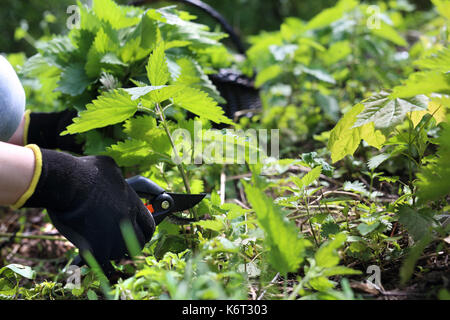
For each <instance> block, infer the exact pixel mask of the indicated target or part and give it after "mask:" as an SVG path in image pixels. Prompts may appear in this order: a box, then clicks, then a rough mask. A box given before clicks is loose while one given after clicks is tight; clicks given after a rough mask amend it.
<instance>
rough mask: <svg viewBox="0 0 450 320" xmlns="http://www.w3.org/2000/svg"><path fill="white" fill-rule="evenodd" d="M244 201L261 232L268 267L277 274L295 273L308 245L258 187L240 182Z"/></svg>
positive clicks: (278, 208) (279, 209) (309, 244)
mask: <svg viewBox="0 0 450 320" xmlns="http://www.w3.org/2000/svg"><path fill="white" fill-rule="evenodd" d="M243 183H244V187H245V192H246V194H247V197H248V200H249V202H250V204H251V205H252V207H253V210H254V211H255V212H256V216H257V218H258V222H259V223H260V225H261V227H262V228H263V230H264V232H265V235H266V237H265V239H266V242H267V245H268V247H269V252H268V254H269V261H270V264H271V265H272V266H273V267H274V268H275V269H276V270H277V271H279V272H280V273H282V274H285V273H287V272H293V271H296V270H297V268H298V267H299V265H300V263H301V262H302V261H303V259H304V257H305V249H306V248H307V247H309V246H311V243H310V242H309V241H308V240H306V239H301V238H299V236H298V229H297V228H296V226H295V225H294V224H293V223H292V222H289V221H288V220H287V219H286V218H285V217H284V215H285V214H284V212H283V211H282V210H281V208H280V207H279V206H277V205H275V204H274V203H273V200H272V199H271V198H269V197H267V196H266V195H265V194H264V192H263V191H261V190H260V189H259V188H257V187H255V186H252V185H250V184H249V183H246V182H243Z"/></svg>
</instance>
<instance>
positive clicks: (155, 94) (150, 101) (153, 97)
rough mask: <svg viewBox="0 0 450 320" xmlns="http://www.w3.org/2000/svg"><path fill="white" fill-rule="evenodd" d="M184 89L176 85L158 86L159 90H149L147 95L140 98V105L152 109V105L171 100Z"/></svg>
mask: <svg viewBox="0 0 450 320" xmlns="http://www.w3.org/2000/svg"><path fill="white" fill-rule="evenodd" d="M154 88H155V87H154ZM184 88H185V87H183V86H177V85H168V86H160V89H156V90H151V91H150V92H149V94H148V95H146V96H145V97H143V98H142V104H143V105H144V106H146V107H150V108H152V107H153V106H154V104H156V103H161V102H163V101H166V100H168V99H171V98H173V97H175V96H176V95H178V93H179V92H181V91H183V89H184Z"/></svg>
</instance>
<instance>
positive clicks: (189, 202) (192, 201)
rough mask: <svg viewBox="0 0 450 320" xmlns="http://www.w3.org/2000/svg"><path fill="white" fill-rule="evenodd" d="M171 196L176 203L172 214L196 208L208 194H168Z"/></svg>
mask: <svg viewBox="0 0 450 320" xmlns="http://www.w3.org/2000/svg"><path fill="white" fill-rule="evenodd" d="M167 194H168V195H170V196H171V197H172V199H173V201H174V203H175V204H174V206H173V208H171V210H170V212H172V213H173V212H181V211H184V210H188V209H190V208H193V207H195V206H196V205H197V204H198V203H199V202H200V201H202V200H203V198H204V197H205V196H206V193H202V194H184V193H170V192H168V193H167Z"/></svg>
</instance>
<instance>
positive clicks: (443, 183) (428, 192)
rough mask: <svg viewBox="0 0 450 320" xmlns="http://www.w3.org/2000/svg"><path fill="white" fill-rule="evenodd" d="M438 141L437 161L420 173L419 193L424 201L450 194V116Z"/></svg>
mask: <svg viewBox="0 0 450 320" xmlns="http://www.w3.org/2000/svg"><path fill="white" fill-rule="evenodd" d="M438 143H439V150H438V152H437V153H436V156H437V159H436V161H435V162H433V163H431V164H429V165H427V166H426V167H424V168H423V169H422V170H421V171H420V172H419V173H418V178H419V181H417V187H418V193H417V195H418V197H419V199H421V200H422V201H426V200H437V199H439V198H440V197H443V196H447V195H449V194H450V179H449V177H450V166H449V163H450V117H447V122H446V123H445V124H444V125H443V130H442V134H441V136H440V137H439V138H438Z"/></svg>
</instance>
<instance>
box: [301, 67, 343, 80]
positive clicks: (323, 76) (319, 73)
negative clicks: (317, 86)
mask: <svg viewBox="0 0 450 320" xmlns="http://www.w3.org/2000/svg"><path fill="white" fill-rule="evenodd" d="M296 70H298V71H299V72H304V73H306V74H309V75H310V76H313V77H314V78H316V79H318V80H320V81H324V82H328V83H331V84H336V80H334V78H333V77H332V76H331V75H330V74H328V73H327V72H325V71H323V70H320V69H310V68H307V67H305V66H302V65H299V66H297V68H296Z"/></svg>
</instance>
